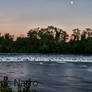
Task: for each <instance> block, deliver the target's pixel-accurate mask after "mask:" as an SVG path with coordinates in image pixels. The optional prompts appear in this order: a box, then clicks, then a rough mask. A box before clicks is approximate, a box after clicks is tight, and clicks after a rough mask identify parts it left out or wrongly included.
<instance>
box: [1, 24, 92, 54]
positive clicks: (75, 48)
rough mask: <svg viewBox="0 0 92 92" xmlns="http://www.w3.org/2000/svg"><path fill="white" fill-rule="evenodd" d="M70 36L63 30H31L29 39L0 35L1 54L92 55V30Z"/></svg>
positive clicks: (74, 30)
mask: <svg viewBox="0 0 92 92" xmlns="http://www.w3.org/2000/svg"><path fill="white" fill-rule="evenodd" d="M72 31H73V32H72V34H71V35H70V36H69V34H68V33H67V31H64V30H63V29H60V28H57V27H54V26H48V27H47V28H39V27H38V28H35V29H30V30H29V31H28V33H27V37H17V39H16V40H14V36H12V35H10V34H9V33H6V34H5V35H2V34H0V53H61V54H92V29H90V28H86V29H85V30H80V29H79V28H77V29H73V30H72Z"/></svg>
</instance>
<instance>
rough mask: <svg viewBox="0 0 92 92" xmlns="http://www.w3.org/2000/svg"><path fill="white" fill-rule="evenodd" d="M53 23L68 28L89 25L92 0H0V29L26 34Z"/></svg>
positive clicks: (91, 20) (91, 13) (11, 32)
mask: <svg viewBox="0 0 92 92" xmlns="http://www.w3.org/2000/svg"><path fill="white" fill-rule="evenodd" d="M48 25H53V26H56V27H60V28H62V29H64V30H68V32H71V29H73V28H80V29H83V28H86V27H90V28H92V0H0V32H1V33H6V32H9V33H10V34H15V35H19V34H26V33H27V31H28V30H29V29H31V28H36V27H38V26H40V27H47V26H48Z"/></svg>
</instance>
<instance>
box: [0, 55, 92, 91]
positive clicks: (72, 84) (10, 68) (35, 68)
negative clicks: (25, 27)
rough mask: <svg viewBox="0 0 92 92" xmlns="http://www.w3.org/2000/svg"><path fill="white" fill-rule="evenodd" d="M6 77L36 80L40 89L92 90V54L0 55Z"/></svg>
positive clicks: (0, 64)
mask: <svg viewBox="0 0 92 92" xmlns="http://www.w3.org/2000/svg"><path fill="white" fill-rule="evenodd" d="M3 76H8V77H9V80H12V81H13V80H14V79H23V80H26V79H29V78H31V79H32V80H36V81H38V83H39V84H38V86H37V87H33V88H35V89H36V90H37V92H92V55H55V54H53V55H51V54H49V55H47V54H46V55H45V54H44V55H42V54H0V80H2V79H3ZM10 85H11V86H12V84H10ZM12 87H13V86H12ZM13 88H14V87H13ZM14 91H16V90H14Z"/></svg>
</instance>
